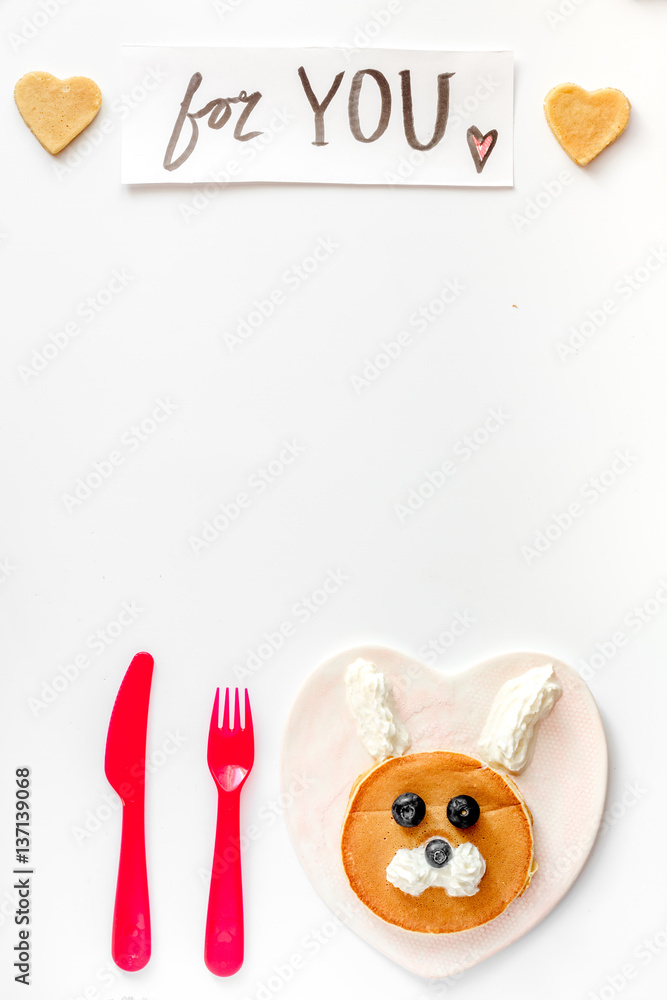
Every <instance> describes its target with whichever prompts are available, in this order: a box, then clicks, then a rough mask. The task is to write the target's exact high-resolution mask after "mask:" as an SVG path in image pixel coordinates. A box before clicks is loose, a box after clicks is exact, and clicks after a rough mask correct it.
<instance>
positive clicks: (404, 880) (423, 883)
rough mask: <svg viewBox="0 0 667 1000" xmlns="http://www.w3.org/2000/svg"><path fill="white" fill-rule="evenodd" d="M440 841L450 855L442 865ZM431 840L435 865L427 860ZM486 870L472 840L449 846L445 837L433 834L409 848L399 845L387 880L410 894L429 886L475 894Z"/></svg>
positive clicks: (419, 893) (461, 893)
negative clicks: (447, 848) (442, 838)
mask: <svg viewBox="0 0 667 1000" xmlns="http://www.w3.org/2000/svg"><path fill="white" fill-rule="evenodd" d="M436 842H437V844H436ZM441 843H445V844H447V846H448V847H449V858H448V860H447V861H445V863H444V864H443V865H440V861H441V852H442V849H441V847H440V845H441ZM434 844H436V848H435V850H433V851H432V852H431V853H432V855H434V856H435V861H436V864H437V865H439V866H437V867H434V864H433V861H432V862H431V863H429V860H428V853H429V852H428V850H427V849H428V848H429V845H434ZM444 853H445V854H447V853H448V852H446V851H445V852H444ZM485 871H486V862H485V861H484V858H483V857H482V855H481V854H480V853H479V851H478V849H477V848H476V847H475V845H474V844H470V843H465V844H460V845H459V846H458V847H456V848H452V847H451V845H450V844H448V842H447V841H444V840H441V838H432V839H431V840H428V841H426V843H425V844H421V845H420V846H419V847H414V848H412V850H410V849H409V848H407V847H402V848H401V849H400V850H398V851H396V854H395V855H394V856H393V858H392V859H391V861H390V862H389V864H388V865H387V881H388V882H391V884H392V885H393V886H395V887H396V888H397V889H400V890H401V891H402V892H405V893H407V894H408V895H409V896H421V894H422V892H424V890H425V889H430V888H439V889H444V890H445V892H446V893H447V895H448V896H474V895H475V893H476V892H478V891H479V883H480V882H481V880H482V876H483V875H484V872H485Z"/></svg>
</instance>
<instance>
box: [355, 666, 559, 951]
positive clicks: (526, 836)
mask: <svg viewBox="0 0 667 1000" xmlns="http://www.w3.org/2000/svg"><path fill="white" fill-rule="evenodd" d="M345 681H346V689H347V703H348V708H349V710H350V711H351V713H352V715H353V717H354V719H355V722H356V728H357V735H358V736H359V739H360V740H361V742H362V743H363V745H364V746H365V747H366V749H367V750H368V752H369V753H370V754H371V756H374V757H375V758H376V760H377V761H378V763H376V765H375V766H374V767H372V768H371V769H370V770H369V771H366V772H365V773H364V774H362V775H360V777H359V778H358V779H357V781H356V782H355V783H354V785H353V787H352V790H351V793H350V800H349V803H348V808H347V812H346V815H345V819H344V821H343V828H342V835H341V854H342V860H343V867H344V869H345V874H346V876H347V879H348V882H349V884H350V886H351V888H352V890H353V891H354V892H355V894H356V895H357V896H358V897H359V899H360V900H361V901H362V902H363V903H364V904H365V905H366V906H367V907H368V908H369V909H370V910H372V911H373V912H374V913H375V914H377V915H378V916H379V917H381V918H382V919H383V920H385V921H386V922H387V923H390V924H395V925H397V926H399V927H402V928H404V929H405V930H410V931H418V932H421V933H431V934H444V933H452V932H456V931H463V930H469V929H471V928H474V927H480V926H482V925H483V924H485V923H488V921H490V920H493V919H494V918H495V917H497V916H499V914H501V913H502V912H503V911H504V910H505V909H506V908H507V907H508V906H509V904H510V903H511V902H512V901H513V900H514V899H516V898H517V896H520V895H521V893H523V892H524V890H525V889H526V888H527V887H528V886H529V884H530V880H531V878H532V876H533V874H534V872H535V871H536V868H537V865H536V862H535V857H534V853H533V829H532V817H531V814H530V811H529V809H528V806H527V805H526V803H525V801H524V799H523V796H522V794H521V792H520V790H519V788H518V787H517V786H516V784H515V783H514V781H512V780H511V779H510V778H508V777H506V776H505V775H503V774H502V773H500V771H498V770H496V769H495V768H494V767H492V766H490V765H491V764H494V765H496V766H501V767H502V768H503V769H504V770H506V771H509V772H511V773H519V772H521V771H523V770H524V769H525V768H526V767H527V766H528V764H529V763H530V759H531V756H532V752H533V746H534V741H535V736H536V732H537V729H538V726H539V722H540V720H541V719H542V718H544V716H545V715H547V714H548V713H549V712H550V711H551V709H552V708H553V706H554V704H555V702H556V701H557V699H558V698H559V697H560V694H561V688H560V685H559V683H558V681H557V680H556V678H555V675H554V671H553V668H552V667H551V665H547V666H545V667H539V668H534V669H533V670H530V671H528V672H527V673H526V674H524V675H522V676H520V677H518V678H513V679H511V680H510V681H508V682H507V683H506V684H505V685H503V687H502V688H501V689H500V690H499V691H498V693H497V695H496V698H495V700H494V702H493V705H492V706H491V711H490V713H489V716H488V720H487V724H486V726H485V727H484V731H483V732H482V734H481V737H480V741H479V746H480V749H481V750H482V751H483V753H484V756H485V758H486V762H483V761H482V760H478V759H477V758H475V757H471V756H468V755H466V754H461V753H452V752H449V751H447V750H433V751H430V752H422V753H412V754H410V753H406V750H407V749H408V747H409V745H410V738H409V734H408V733H407V731H406V729H405V728H404V727H403V726H402V724H401V723H400V721H399V720H397V718H396V716H395V714H394V710H393V700H392V693H391V690H390V688H389V686H388V684H387V682H386V679H385V677H384V675H383V674H381V673H380V672H379V671H378V670H377V667H376V666H375V665H374V664H373V663H370V662H368V661H365V660H362V659H359V660H356V661H354V662H353V663H351V664H350V665H349V667H348V669H347V672H346V677H345Z"/></svg>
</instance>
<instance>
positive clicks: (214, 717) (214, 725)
mask: <svg viewBox="0 0 667 1000" xmlns="http://www.w3.org/2000/svg"><path fill="white" fill-rule="evenodd" d="M219 711H220V688H216V689H215V700H214V701H213V711H212V712H211V725H210V727H209V732H213V730H214V729H217V728H218V713H219Z"/></svg>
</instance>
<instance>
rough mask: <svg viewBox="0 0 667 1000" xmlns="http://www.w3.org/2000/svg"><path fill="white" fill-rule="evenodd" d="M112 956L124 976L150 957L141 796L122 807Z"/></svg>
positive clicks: (141, 967) (149, 925)
mask: <svg viewBox="0 0 667 1000" xmlns="http://www.w3.org/2000/svg"><path fill="white" fill-rule="evenodd" d="M111 954H112V957H113V960H114V962H115V963H116V965H117V966H118V967H119V968H121V969H124V970H125V971H126V972H138V971H139V969H143V967H144V966H145V965H146V964H147V963H148V960H149V958H150V957H151V915H150V907H149V902H148V875H147V872H146V842H145V832H144V802H143V796H142V797H141V799H138V800H134V801H131V802H126V803H125V804H124V805H123V828H122V832H121V839H120V859H119V862H118V882H117V884H116V905H115V907H114V914H113V931H112V938H111Z"/></svg>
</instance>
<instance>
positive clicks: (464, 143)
mask: <svg viewBox="0 0 667 1000" xmlns="http://www.w3.org/2000/svg"><path fill="white" fill-rule="evenodd" d="M513 74H514V66H513V57H512V53H511V52H430V51H418V50H411V51H407V50H406V51H400V50H391V49H345V48H331V49H326V48H301V49H299V48H289V49H288V48H276V49H273V48H268V49H257V48H252V49H245V48H176V47H171V48H163V47H158V46H137V45H132V46H124V47H123V91H124V92H125V93H127V94H128V95H130V96H131V97H132V95H134V98H133V99H132V100H131V101H130V106H127V105H126V106H127V113H126V116H125V119H124V121H123V153H122V182H123V183H125V184H174V183H181V184H182V183H186V184H192V183H206V182H215V183H236V182H248V181H291V182H302V183H321V184H324V183H327V184H390V185H403V184H406V185H425V184H428V185H438V186H449V185H465V186H471V187H511V186H512V183H513Z"/></svg>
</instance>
